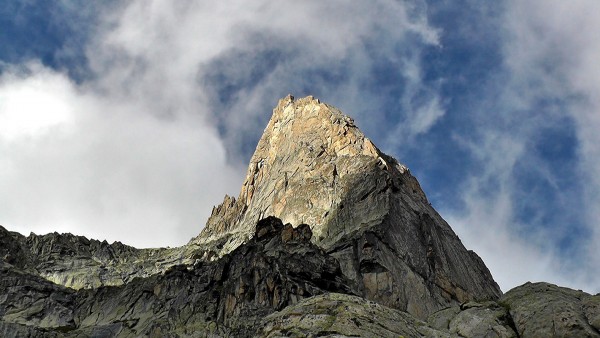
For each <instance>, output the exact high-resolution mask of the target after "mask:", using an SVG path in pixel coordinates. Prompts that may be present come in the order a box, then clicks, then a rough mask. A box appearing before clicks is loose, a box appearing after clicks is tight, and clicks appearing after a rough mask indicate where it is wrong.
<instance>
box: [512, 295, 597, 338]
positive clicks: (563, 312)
mask: <svg viewBox="0 0 600 338" xmlns="http://www.w3.org/2000/svg"><path fill="white" fill-rule="evenodd" d="M500 302H501V303H502V304H505V305H506V306H507V307H508V308H509V309H510V314H511V316H512V318H513V321H514V324H515V326H516V328H517V331H518V333H519V336H520V337H522V338H527V337H600V326H599V325H598V324H599V323H598V318H599V317H600V295H596V296H591V295H590V294H588V293H585V292H583V291H576V290H571V289H568V288H563V287H559V286H556V285H553V284H549V283H526V284H524V285H522V286H519V287H516V288H514V289H512V290H510V291H509V292H507V293H506V294H505V295H504V296H503V297H502V299H501V300H500Z"/></svg>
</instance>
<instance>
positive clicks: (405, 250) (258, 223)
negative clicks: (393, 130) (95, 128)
mask: <svg viewBox="0 0 600 338" xmlns="http://www.w3.org/2000/svg"><path fill="white" fill-rule="evenodd" d="M599 330H600V295H595V296H593V295H590V294H587V293H585V292H583V291H575V290H570V289H567V288H561V287H558V286H555V285H552V284H547V283H536V284H531V283H527V284H525V285H523V286H520V287H517V288H515V289H513V290H511V291H509V292H507V293H506V294H505V295H502V293H501V291H500V289H499V287H498V285H497V284H496V283H495V282H494V280H493V278H492V276H491V274H490V272H489V270H488V269H487V268H486V266H485V264H484V263H483V261H482V260H481V259H480V258H479V257H478V256H477V255H476V254H475V253H474V252H472V251H469V250H467V249H466V248H465V247H464V246H463V245H462V243H461V242H460V239H459V238H458V237H457V236H456V234H455V233H454V232H453V231H452V229H451V228H450V226H449V225H448V224H447V223H446V222H445V221H444V220H443V218H442V217H441V216H440V215H439V214H438V213H437V212H436V211H435V210H434V209H433V208H432V207H431V205H430V204H429V202H428V200H427V198H426V196H425V194H424V193H423V191H422V190H421V187H420V185H419V183H418V181H417V180H416V178H415V177H413V176H412V175H411V173H410V171H409V170H408V168H407V167H406V166H404V165H402V164H400V163H399V162H398V161H397V160H395V159H394V158H392V157H390V156H388V155H386V154H384V153H382V152H381V151H380V150H379V149H378V148H377V147H376V146H375V145H374V144H373V143H372V142H371V141H370V140H369V139H368V138H367V137H365V135H364V134H363V133H362V132H361V131H360V130H359V129H358V128H357V127H356V125H355V123H354V121H353V120H352V119H351V118H349V117H348V116H346V115H344V114H343V113H342V112H340V111H339V110H338V109H336V108H335V107H332V106H330V105H328V104H325V103H323V102H321V101H319V100H318V99H315V98H314V97H311V96H309V97H305V98H300V99H295V98H294V97H292V96H287V97H285V98H283V99H281V100H280V101H279V103H278V104H277V106H276V108H275V109H274V110H273V116H272V118H271V120H270V121H269V123H268V125H267V127H266V129H265V131H264V133H263V136H262V137H261V139H260V141H259V143H258V146H257V148H256V151H255V153H254V155H253V156H252V158H251V160H250V164H249V167H248V172H247V174H246V179H245V181H244V183H243V185H242V188H241V191H240V194H239V196H237V197H230V196H226V197H225V199H224V201H223V203H222V204H221V205H219V206H217V207H215V208H214V209H213V212H212V215H211V216H210V218H209V219H208V221H207V223H206V226H205V227H204V229H203V230H202V232H201V233H200V234H199V235H198V236H197V237H195V238H193V239H192V240H190V242H189V243H188V244H187V245H184V246H182V247H179V248H168V249H164V248H161V249H136V248H133V247H130V246H127V245H124V244H121V243H119V242H115V243H112V244H109V243H107V242H100V241H97V240H93V239H87V238H85V237H81V236H75V235H71V234H58V233H53V234H47V235H41V236H40V235H35V234H31V235H29V236H27V237H26V236H23V235H21V234H18V233H15V232H10V231H8V230H6V229H5V228H3V227H0V336H2V337H114V336H115V337H140V336H141V337H357V336H360V337H399V336H402V337H600V333H599Z"/></svg>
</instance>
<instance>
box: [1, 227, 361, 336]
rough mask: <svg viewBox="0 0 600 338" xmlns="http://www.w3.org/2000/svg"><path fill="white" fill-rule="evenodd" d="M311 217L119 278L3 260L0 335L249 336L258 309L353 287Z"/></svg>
mask: <svg viewBox="0 0 600 338" xmlns="http://www.w3.org/2000/svg"><path fill="white" fill-rule="evenodd" d="M311 236H312V233H311V231H310V228H309V227H308V226H299V227H297V228H292V226H291V225H290V224H286V225H284V224H283V223H282V222H281V221H280V220H279V219H277V218H274V217H269V218H266V219H264V220H261V221H260V222H258V224H257V226H256V235H255V236H254V237H253V239H252V240H250V241H249V242H248V243H246V244H243V245H241V246H240V247H238V248H237V249H235V250H234V251H232V252H231V253H230V254H228V255H225V256H223V257H222V258H220V259H218V260H215V261H213V262H206V263H200V262H199V263H197V264H195V265H191V266H186V265H179V266H173V267H171V268H170V269H168V270H167V271H165V272H164V273H162V274H157V275H153V276H150V277H146V278H135V279H133V280H131V281H130V282H128V283H126V284H124V285H120V286H110V287H100V288H92V289H81V290H73V289H71V288H66V287H63V286H60V285H56V284H54V283H52V282H50V281H48V280H46V279H43V278H41V277H39V276H36V275H34V274H31V273H27V272H24V271H22V270H21V269H19V268H17V267H15V266H13V265H11V264H8V263H6V262H4V261H2V263H1V264H0V290H2V293H1V297H0V318H1V319H2V320H1V321H0V333H2V334H3V336H5V337H13V336H14V337H16V336H22V335H23V336H28V335H32V336H47V337H56V336H60V337H63V336H65V337H90V336H99V337H104V336H117V335H118V336H123V337H139V336H156V337H164V336H177V335H183V336H192V335H194V336H207V335H209V334H214V335H216V336H231V337H245V336H252V335H253V334H254V331H255V330H256V329H257V328H258V327H259V326H260V325H259V324H260V322H261V321H262V320H263V318H264V317H265V316H267V315H269V314H271V313H273V312H275V311H278V310H282V309H284V308H286V307H287V306H289V305H293V304H296V303H298V302H299V301H300V300H302V299H304V298H307V297H311V296H313V295H319V294H323V293H326V292H339V293H344V294H354V291H353V289H352V287H351V285H352V282H351V281H349V280H348V279H347V278H346V277H345V276H344V275H343V274H342V271H341V269H340V266H339V264H338V262H337V260H336V259H335V258H333V257H332V256H330V255H328V254H327V253H326V252H324V251H323V250H322V249H320V248H318V247H317V246H315V245H314V244H312V243H311V242H310V238H311Z"/></svg>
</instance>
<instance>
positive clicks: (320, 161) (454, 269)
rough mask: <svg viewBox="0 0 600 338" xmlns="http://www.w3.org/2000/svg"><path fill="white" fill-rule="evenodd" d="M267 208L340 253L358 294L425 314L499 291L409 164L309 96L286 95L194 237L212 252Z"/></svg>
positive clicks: (233, 243)
mask: <svg viewBox="0 0 600 338" xmlns="http://www.w3.org/2000/svg"><path fill="white" fill-rule="evenodd" d="M268 216H275V217H278V218H280V219H281V220H282V221H283V223H290V224H292V225H293V226H298V225H300V224H309V225H310V227H311V230H312V234H313V236H312V238H311V241H312V242H313V243H315V244H317V245H318V246H320V247H321V248H322V249H324V250H325V251H326V252H328V253H330V254H331V255H332V256H333V257H335V258H336V259H337V260H338V261H339V262H340V265H341V268H342V270H343V273H344V275H345V276H348V277H349V278H350V279H351V280H354V281H356V283H357V289H358V292H359V293H360V294H362V295H364V296H365V297H366V298H367V299H370V300H374V301H377V302H380V303H382V304H384V305H388V306H391V307H394V308H398V309H402V310H406V311H408V312H410V313H411V314H413V315H415V316H417V317H419V318H425V316H427V315H428V314H430V313H432V312H433V311H435V310H438V309H440V308H443V307H446V306H449V305H452V304H457V303H460V302H466V301H469V300H472V299H495V298H497V297H499V296H500V294H501V292H500V289H499V287H498V285H497V284H496V283H495V282H494V280H493V279H492V276H491V275H490V273H489V270H488V269H487V268H486V267H485V265H484V264H483V262H482V261H481V259H480V258H479V257H478V256H477V255H476V254H475V253H473V252H472V251H468V250H466V249H465V247H464V246H463V245H462V243H461V242H460V239H459V238H458V236H456V234H454V232H453V231H452V229H451V228H450V226H449V225H448V224H447V223H446V222H445V221H444V220H443V219H442V217H441V216H440V215H439V214H438V213H437V212H436V211H435V210H434V209H433V208H432V207H431V205H430V204H429V202H428V201H427V198H426V197H425V194H424V193H423V191H422V190H421V187H420V185H419V183H418V181H417V180H416V179H415V178H414V177H413V176H412V175H411V174H410V172H409V170H408V168H406V167H405V166H404V165H402V164H400V163H399V162H398V161H396V160H395V159H394V158H392V157H390V156H388V155H385V154H384V153H382V152H381V151H380V150H379V149H377V147H376V146H375V145H374V144H373V143H372V142H371V141H370V140H369V139H368V138H367V137H365V135H364V134H363V133H362V132H361V131H360V130H359V129H358V128H357V127H356V125H355V123H354V121H353V120H352V119H351V118H350V117H348V116H346V115H344V114H343V113H342V112H341V111H339V110H338V109H337V108H335V107H333V106H330V105H328V104H325V103H323V102H321V101H320V100H318V99H315V98H314V97H312V96H307V97H304V98H300V99H295V98H294V97H293V96H291V95H289V96H287V97H285V98H283V99H281V100H279V102H278V104H277V106H276V107H275V109H274V110H273V116H272V117H271V120H270V121H269V123H268V125H267V127H266V128H265V131H264V133H263V135H262V137H261V139H260V141H259V142H258V145H257V147H256V151H255V152H254V155H253V156H252V158H251V160H250V164H249V166H248V171H247V174H246V179H245V181H244V183H243V185H242V188H241V191H240V194H239V196H238V198H237V199H236V198H233V197H229V196H226V197H225V200H224V201H223V203H222V204H221V205H220V206H218V207H215V208H214V209H213V213H212V215H211V216H210V218H209V219H208V221H207V224H206V227H205V228H204V229H203V230H202V233H200V235H199V236H198V237H196V238H194V239H193V240H192V241H191V242H190V245H191V246H199V247H201V248H203V249H202V250H205V251H204V252H205V253H204V256H203V257H205V258H206V257H208V258H211V257H213V258H214V257H220V256H223V255H224V254H227V253H229V252H231V251H232V250H234V249H235V248H237V247H239V246H240V245H242V244H243V243H245V242H247V241H248V240H249V239H250V238H251V237H252V236H253V235H254V232H255V227H256V223H257V222H258V221H259V220H261V219H263V218H265V217H268ZM414 290H421V291H420V292H417V293H415V292H414ZM422 293H427V294H428V295H429V296H428V297H426V298H423V297H421V296H419V294H422Z"/></svg>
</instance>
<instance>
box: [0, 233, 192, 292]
mask: <svg viewBox="0 0 600 338" xmlns="http://www.w3.org/2000/svg"><path fill="white" fill-rule="evenodd" d="M192 249H193V248H188V247H181V248H173V249H171V248H169V249H167V248H160V249H136V248H133V247H131V246H128V245H124V244H122V243H120V242H115V243H112V244H108V243H107V242H106V241H103V242H100V241H97V240H94V239H87V238H85V237H83V236H75V235H72V234H58V233H51V234H47V235H41V236H40V235H36V234H33V233H32V234H31V235H29V236H28V237H25V236H23V235H21V234H19V233H16V232H10V231H7V230H6V229H5V228H3V227H2V226H0V258H2V259H3V260H4V261H6V262H7V263H10V264H13V265H14V266H15V267H17V268H20V269H22V270H24V271H28V272H31V273H33V274H36V275H39V276H41V277H44V278H46V279H48V280H49V281H52V282H54V283H56V284H59V285H63V286H67V287H70V288H73V289H82V288H87V289H89V288H97V287H100V286H106V285H122V284H125V283H127V282H129V281H131V280H133V279H134V278H136V277H147V276H151V275H154V274H157V273H161V272H164V271H165V270H167V269H168V268H169V267H171V266H174V265H179V264H193V263H194V262H195V256H197V255H198V254H197V253H196V252H194V251H193V250H192ZM194 249H195V248H194Z"/></svg>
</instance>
